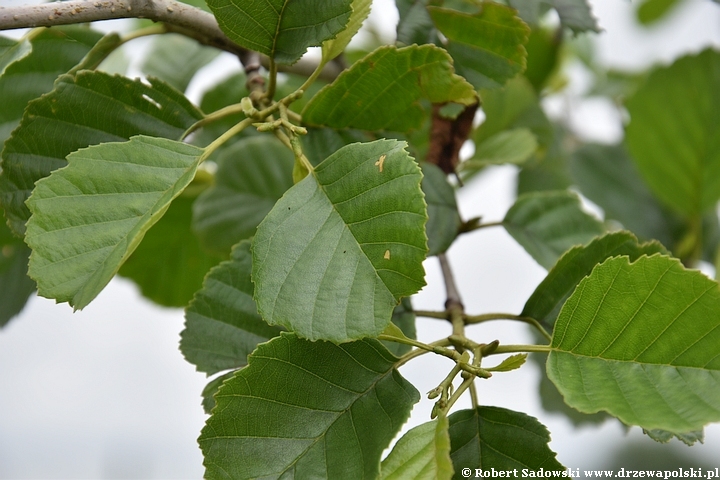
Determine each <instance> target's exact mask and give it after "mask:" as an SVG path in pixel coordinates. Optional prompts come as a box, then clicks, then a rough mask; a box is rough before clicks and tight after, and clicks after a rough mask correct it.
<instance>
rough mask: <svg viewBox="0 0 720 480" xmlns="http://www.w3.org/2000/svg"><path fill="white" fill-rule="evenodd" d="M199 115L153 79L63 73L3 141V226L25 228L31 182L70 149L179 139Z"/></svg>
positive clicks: (19, 231) (20, 230)
mask: <svg viewBox="0 0 720 480" xmlns="http://www.w3.org/2000/svg"><path fill="white" fill-rule="evenodd" d="M200 118H202V114H201V113H200V112H199V111H198V110H197V109H196V108H195V107H194V106H193V105H192V104H191V103H190V101H189V100H188V99H187V98H185V97H184V96H183V95H182V94H181V93H180V92H178V91H176V90H174V89H172V88H171V87H169V86H167V85H165V84H164V83H162V82H161V81H159V80H151V81H150V85H147V84H145V83H143V82H141V81H140V80H135V81H133V80H130V79H129V78H125V77H120V76H111V75H108V74H105V73H101V72H92V71H83V72H80V73H78V74H77V75H76V76H74V77H72V76H69V75H65V76H63V77H62V78H60V79H59V80H58V81H57V82H56V84H55V89H54V90H53V91H52V92H50V93H49V94H47V95H44V96H43V97H42V98H39V99H37V100H34V101H32V102H31V103H30V104H29V105H28V108H27V111H26V112H25V115H24V116H23V120H22V123H21V124H20V127H19V128H18V129H17V130H15V131H14V132H13V135H12V137H11V138H10V139H9V140H8V141H7V143H6V144H5V149H4V150H3V153H2V157H3V163H2V168H3V171H2V175H0V200H2V204H3V207H4V208H5V214H6V216H7V218H8V223H9V225H10V226H11V228H12V229H13V230H14V231H15V232H16V234H18V235H23V234H24V233H25V222H26V221H27V219H28V218H29V217H30V211H29V210H28V208H27V206H26V205H25V200H27V198H28V197H29V196H30V193H31V192H32V190H33V188H35V182H37V181H38V180H40V179H41V178H44V177H47V176H48V175H50V172H52V171H53V170H56V169H58V168H60V167H63V166H65V165H67V162H66V161H65V157H67V156H68V155H69V154H70V153H72V152H74V151H76V150H78V149H80V148H84V147H88V146H90V145H96V144H100V143H105V142H117V141H123V140H127V139H129V138H130V137H131V136H133V135H137V134H145V135H149V136H157V137H166V138H173V139H174V138H180V136H181V135H182V133H183V132H184V131H185V129H187V128H188V127H190V125H192V124H193V123H195V122H196V121H197V120H199V119H200ZM100 173H102V172H98V174H100Z"/></svg>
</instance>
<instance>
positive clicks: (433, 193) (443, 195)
mask: <svg viewBox="0 0 720 480" xmlns="http://www.w3.org/2000/svg"><path fill="white" fill-rule="evenodd" d="M422 171H423V180H422V190H423V192H424V193H425V201H426V202H427V205H428V207H427V212H428V222H427V226H426V227H425V231H426V232H427V237H428V255H437V254H439V253H442V252H444V251H446V250H447V249H448V248H449V247H450V245H451V244H452V243H453V241H455V238H457V236H458V231H459V230H460V224H461V223H462V220H461V219H460V212H458V206H457V201H456V199H455V190H454V189H453V187H452V186H451V185H450V184H449V183H448V181H447V177H446V175H445V173H443V171H442V170H440V168H438V167H437V166H435V165H433V164H431V163H423V165H422Z"/></svg>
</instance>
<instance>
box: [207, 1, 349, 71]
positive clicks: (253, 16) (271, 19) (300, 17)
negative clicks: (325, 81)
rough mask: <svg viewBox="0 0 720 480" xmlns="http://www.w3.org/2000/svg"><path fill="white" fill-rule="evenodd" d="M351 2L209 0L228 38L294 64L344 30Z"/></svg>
mask: <svg viewBox="0 0 720 480" xmlns="http://www.w3.org/2000/svg"><path fill="white" fill-rule="evenodd" d="M351 3H352V0H334V1H332V2H325V1H312V2H294V1H290V0H264V1H262V2H254V1H252V2H249V1H247V0H208V1H207V4H208V6H209V7H210V10H212V12H213V14H215V18H217V21H218V24H219V25H220V28H221V29H222V31H223V32H225V35H227V36H228V38H230V40H232V41H233V42H235V43H237V44H238V45H241V46H243V47H245V48H248V49H250V50H254V51H256V52H260V53H264V54H265V55H267V56H269V57H272V58H274V59H275V61H276V62H278V63H284V64H293V63H295V62H296V61H297V60H298V59H299V58H300V57H302V56H303V54H304V53H305V51H306V50H307V48H308V47H317V46H320V45H321V44H322V42H323V41H325V40H328V39H330V38H335V36H336V35H337V34H338V33H340V32H341V31H342V30H344V29H345V27H346V25H347V23H348V20H349V18H350V14H351V13H352V8H351V7H350V5H351Z"/></svg>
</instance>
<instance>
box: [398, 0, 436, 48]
mask: <svg viewBox="0 0 720 480" xmlns="http://www.w3.org/2000/svg"><path fill="white" fill-rule="evenodd" d="M427 3H428V0H395V6H396V7H397V9H398V13H399V17H400V19H399V21H398V25H397V40H396V43H397V44H398V45H412V44H413V43H416V44H418V45H422V44H424V43H433V44H436V43H438V36H437V30H436V29H435V24H433V21H432V18H430V14H429V13H428V11H427V8H426V7H427Z"/></svg>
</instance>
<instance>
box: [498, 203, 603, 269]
mask: <svg viewBox="0 0 720 480" xmlns="http://www.w3.org/2000/svg"><path fill="white" fill-rule="evenodd" d="M503 226H504V227H505V229H506V230H507V231H508V233H509V234H510V235H512V237H513V238H514V239H515V240H517V242H518V243H519V244H520V245H522V246H523V248H524V249H525V250H526V251H527V252H528V253H529V254H530V255H531V256H532V257H533V258H534V259H535V260H536V261H537V262H538V263H539V264H540V265H542V266H543V267H545V268H546V269H550V268H551V267H552V266H553V265H554V264H555V262H556V261H557V259H558V258H560V256H561V255H562V254H563V253H564V252H565V251H567V250H568V249H570V248H571V247H574V246H575V245H583V244H585V243H588V242H589V241H590V240H592V239H593V237H595V236H597V235H600V234H602V233H603V231H604V227H603V225H602V223H601V222H600V221H599V220H597V219H596V218H595V217H593V216H591V215H589V214H587V213H585V212H584V211H583V210H582V207H581V205H580V199H579V198H578V196H577V195H576V194H574V193H571V192H568V191H565V190H563V191H549V192H534V193H526V194H524V195H521V196H520V197H518V199H517V201H516V202H515V204H514V205H513V206H512V207H510V210H508V212H507V214H506V215H505V219H504V220H503Z"/></svg>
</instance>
